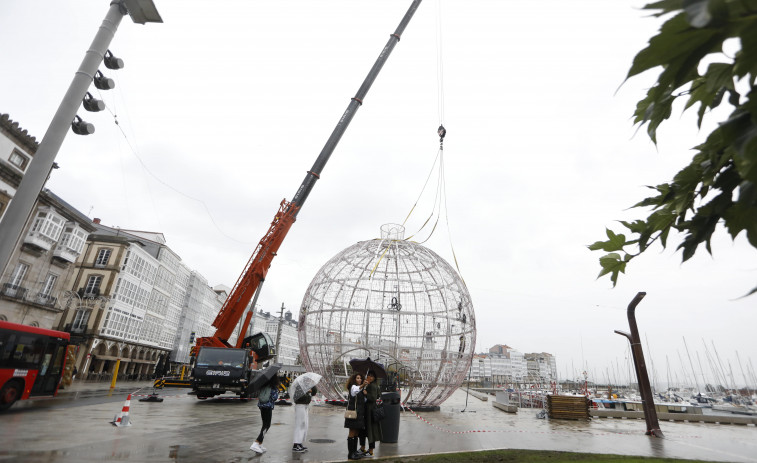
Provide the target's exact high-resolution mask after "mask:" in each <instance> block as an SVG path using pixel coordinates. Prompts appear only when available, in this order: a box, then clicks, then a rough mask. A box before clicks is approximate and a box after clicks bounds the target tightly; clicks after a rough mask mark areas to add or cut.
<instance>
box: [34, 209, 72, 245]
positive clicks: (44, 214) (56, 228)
mask: <svg viewBox="0 0 757 463" xmlns="http://www.w3.org/2000/svg"><path fill="white" fill-rule="evenodd" d="M65 222H66V221H65V219H63V217H61V216H59V215H58V214H56V213H54V212H52V211H51V210H45V211H40V212H39V213H37V217H36V218H35V219H34V225H32V230H31V231H32V232H37V233H39V234H40V235H42V236H45V237H47V238H49V239H51V240H53V241H58V238H60V234H61V232H62V231H63V225H64V224H65Z"/></svg>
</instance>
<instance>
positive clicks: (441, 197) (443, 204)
mask: <svg viewBox="0 0 757 463" xmlns="http://www.w3.org/2000/svg"><path fill="white" fill-rule="evenodd" d="M441 10H442V5H441V0H439V1H437V28H436V81H437V101H436V103H437V112H438V115H439V128H438V129H437V135H439V150H438V152H437V154H436V158H434V162H433V164H432V165H431V170H430V171H429V174H428V177H426V181H425V183H424V184H423V188H422V189H421V192H420V194H419V195H418V198H417V199H416V200H415V204H413V207H412V208H410V212H409V213H408V214H407V217H405V220H404V221H403V222H402V225H403V226H404V225H405V224H406V223H407V221H408V219H409V218H410V216H411V215H412V214H413V211H415V208H416V206H417V205H418V202H419V201H420V199H421V197H422V196H423V192H424V191H425V190H426V187H427V186H428V182H429V180H430V179H431V176H432V174H433V173H434V169H435V168H436V165H437V163H438V164H439V173H438V177H437V184H436V194H435V196H434V204H433V206H432V208H431V214H430V215H429V217H428V218H427V219H426V220H425V221H424V222H423V224H422V225H421V227H420V228H419V229H418V230H417V231H416V232H415V233H413V234H412V235H410V236H409V237H407V238H405V239H406V240H408V241H409V240H410V239H411V238H413V237H414V236H415V235H417V234H418V233H420V232H421V231H422V230H423V229H424V228H425V227H426V225H428V224H429V223H430V222H431V220H432V219H433V218H434V216H435V215H436V220H435V221H434V225H433V227H432V228H431V231H430V232H429V235H428V236H427V237H426V239H424V240H423V241H420V242H419V244H423V243H425V242H426V241H428V240H429V239H430V238H431V236H432V235H433V234H434V232H435V231H436V227H437V225H438V224H439V220H440V219H441V215H442V208H444V220H445V224H446V225H447V238H448V240H449V245H450V250H451V251H452V257H453V259H454V261H455V267H456V268H457V272H458V274H460V278H462V271H461V270H460V265H459V263H458V260H457V254H456V253H455V247H454V245H453V244H452V232H451V231H450V226H449V214H448V208H447V188H446V186H447V183H446V178H445V173H444V171H445V169H444V137H445V136H446V135H447V129H446V128H445V127H444V110H445V108H444V59H443V57H444V56H443V52H442V26H441V23H442V20H441V18H442V11H441ZM437 209H438V210H437ZM387 250H388V248H387ZM384 253H386V250H385V251H384ZM381 257H383V255H382V256H381ZM380 260H381V259H379V261H380ZM376 266H378V262H377V263H376ZM374 270H375V268H374ZM371 273H373V272H371ZM464 283H465V279H463V284H464Z"/></svg>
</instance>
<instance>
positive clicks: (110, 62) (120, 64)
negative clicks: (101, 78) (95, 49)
mask: <svg viewBox="0 0 757 463" xmlns="http://www.w3.org/2000/svg"><path fill="white" fill-rule="evenodd" d="M103 62H104V63H105V67H106V68H108V69H123V68H124V60H122V59H121V58H116V57H115V56H113V53H111V51H110V50H107V51H106V52H105V56H104V57H103Z"/></svg>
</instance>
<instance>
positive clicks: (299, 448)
mask: <svg viewBox="0 0 757 463" xmlns="http://www.w3.org/2000/svg"><path fill="white" fill-rule="evenodd" d="M320 380H321V375H319V374H318V373H311V372H308V373H304V374H302V375H300V376H298V377H297V378H295V379H294V381H293V382H292V386H291V387H290V388H289V390H290V391H291V392H290V395H291V396H292V400H294V439H293V440H294V444H293V445H292V451H293V452H305V451H306V450H307V449H308V448H307V447H305V446H304V445H302V443H303V442H305V441H306V439H307V435H308V405H309V404H310V400H311V398H312V397H313V396H314V395H316V394H317V393H318V389H316V387H315V386H316V384H318V382H319V381H320Z"/></svg>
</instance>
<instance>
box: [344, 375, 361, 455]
mask: <svg viewBox="0 0 757 463" xmlns="http://www.w3.org/2000/svg"><path fill="white" fill-rule="evenodd" d="M363 388H364V384H363V375H361V374H360V373H354V374H353V375H352V376H350V379H348V380H347V392H348V393H349V394H348V395H349V397H348V400H347V411H345V416H344V427H345V428H348V429H349V430H350V431H349V434H347V459H348V460H359V459H360V455H358V453H357V437H358V435H360V431H361V430H362V429H364V428H365V394H366V391H365V390H364V389H363ZM348 415H350V417H348Z"/></svg>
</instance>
